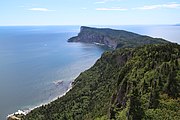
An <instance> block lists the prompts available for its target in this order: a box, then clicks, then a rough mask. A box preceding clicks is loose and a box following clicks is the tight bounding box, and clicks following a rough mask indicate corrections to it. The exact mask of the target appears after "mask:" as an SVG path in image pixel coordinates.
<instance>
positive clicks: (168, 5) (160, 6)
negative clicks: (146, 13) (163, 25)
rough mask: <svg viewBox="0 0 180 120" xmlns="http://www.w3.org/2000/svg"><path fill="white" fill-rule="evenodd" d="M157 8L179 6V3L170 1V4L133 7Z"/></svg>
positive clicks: (141, 8)
mask: <svg viewBox="0 0 180 120" xmlns="http://www.w3.org/2000/svg"><path fill="white" fill-rule="evenodd" d="M159 8H171V9H173V8H180V4H177V3H170V4H161V5H147V6H143V7H138V8H133V9H139V10H152V9H159Z"/></svg>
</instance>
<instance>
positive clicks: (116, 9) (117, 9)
mask: <svg viewBox="0 0 180 120" xmlns="http://www.w3.org/2000/svg"><path fill="white" fill-rule="evenodd" d="M96 10H99V11H126V10H128V9H125V8H118V7H114V8H96Z"/></svg>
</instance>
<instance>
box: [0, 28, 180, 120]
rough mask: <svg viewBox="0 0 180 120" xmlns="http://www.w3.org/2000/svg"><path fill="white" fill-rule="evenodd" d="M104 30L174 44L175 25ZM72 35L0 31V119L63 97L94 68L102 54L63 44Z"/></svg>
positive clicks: (179, 35)
mask: <svg viewBox="0 0 180 120" xmlns="http://www.w3.org/2000/svg"><path fill="white" fill-rule="evenodd" d="M106 27H110V28H116V29H124V30H129V31H132V32H136V33H140V34H144V35H150V36H154V37H162V38H165V39H167V40H170V41H173V42H178V43H180V26H106ZM78 32H79V26H41V27H40V26H36V27H32V26H31V27H0V120H3V119H5V117H6V116H7V114H10V113H13V112H16V111H17V110H19V109H23V110H24V109H29V108H33V107H34V106H37V105H40V104H42V103H46V102H49V101H51V100H52V99H53V98H55V97H57V96H59V95H61V94H63V93H64V92H65V91H66V90H67V89H68V88H69V85H70V83H71V82H72V81H73V79H74V78H76V77H77V76H78V75H79V73H80V72H82V71H84V70H86V69H88V68H89V67H91V66H92V65H93V64H94V63H95V61H96V60H97V59H98V58H99V57H100V55H101V54H102V53H103V52H104V50H105V49H104V48H102V47H100V46H95V45H90V44H81V43H67V40H68V38H70V37H72V36H74V35H77V33H78ZM58 81H63V83H62V84H61V85H57V84H56V83H57V82H58Z"/></svg>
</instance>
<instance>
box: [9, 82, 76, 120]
mask: <svg viewBox="0 0 180 120" xmlns="http://www.w3.org/2000/svg"><path fill="white" fill-rule="evenodd" d="M72 83H73V81H72V82H71V83H70V85H69V87H68V89H67V91H66V92H64V93H63V94H62V95H59V96H57V97H55V98H53V99H52V100H50V101H49V102H45V103H41V104H40V105H37V106H35V107H32V108H29V109H28V110H18V111H17V112H14V113H12V114H9V115H7V117H6V119H8V118H11V117H16V115H27V114H28V113H30V112H31V111H32V110H34V109H36V108H39V107H41V106H43V105H48V104H50V103H51V102H53V101H55V100H57V99H58V98H61V97H63V96H64V95H66V93H68V92H69V91H70V90H71V89H72Z"/></svg>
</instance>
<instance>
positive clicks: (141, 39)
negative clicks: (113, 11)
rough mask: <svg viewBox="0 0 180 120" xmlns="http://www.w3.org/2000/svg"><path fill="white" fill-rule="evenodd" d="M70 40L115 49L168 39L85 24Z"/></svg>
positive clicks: (161, 41) (162, 41) (163, 41)
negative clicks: (86, 25)
mask: <svg viewBox="0 0 180 120" xmlns="http://www.w3.org/2000/svg"><path fill="white" fill-rule="evenodd" d="M68 42H84V43H95V44H96V43H97V44H103V45H105V46H107V47H109V48H113V49H115V48H127V47H137V46H140V45H145V44H155V43H167V41H165V40H163V39H160V38H152V37H149V36H143V35H139V34H136V33H132V32H128V31H124V30H113V29H109V28H90V27H85V26H82V27H81V29H80V33H79V34H78V36H76V37H72V38H70V39H69V40H68Z"/></svg>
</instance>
